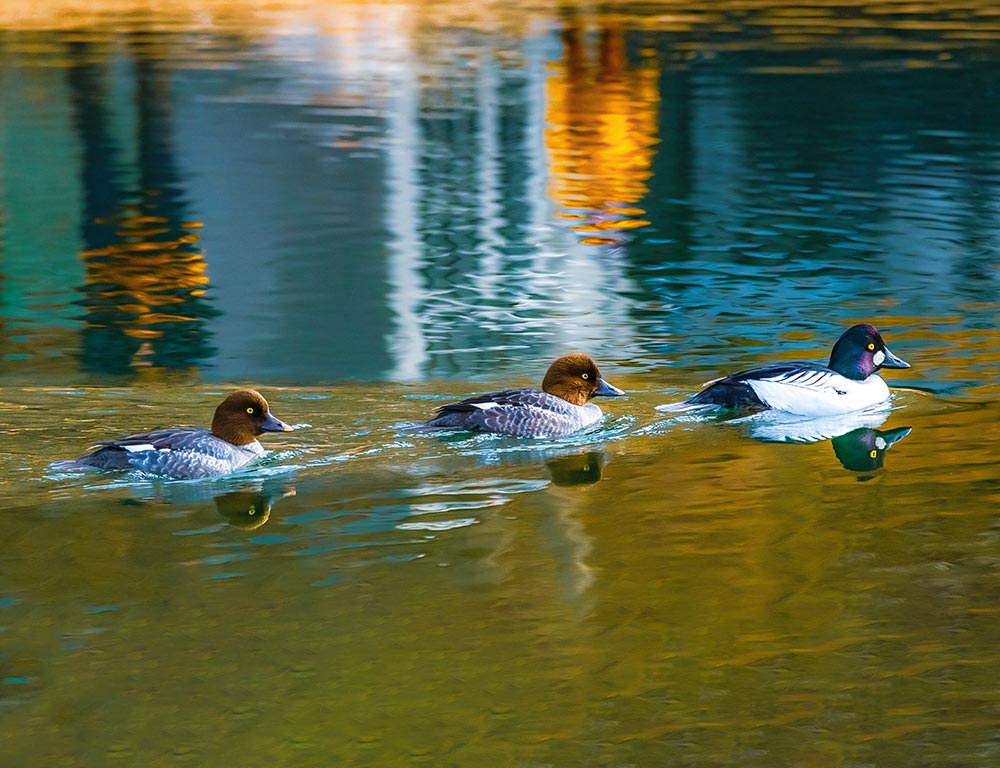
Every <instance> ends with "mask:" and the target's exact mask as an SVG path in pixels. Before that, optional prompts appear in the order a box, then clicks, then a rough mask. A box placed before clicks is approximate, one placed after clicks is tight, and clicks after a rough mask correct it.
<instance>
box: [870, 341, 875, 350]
mask: <svg viewBox="0 0 1000 768" xmlns="http://www.w3.org/2000/svg"><path fill="white" fill-rule="evenodd" d="M868 351H869V352H874V351H875V345H874V344H873V343H872V342H868Z"/></svg>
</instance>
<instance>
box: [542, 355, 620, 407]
mask: <svg viewBox="0 0 1000 768" xmlns="http://www.w3.org/2000/svg"><path fill="white" fill-rule="evenodd" d="M542 389H543V390H545V391H546V392H548V393H549V394H550V395H555V396H556V397H561V398H562V399H563V400H565V401H566V402H568V403H572V404H573V405H586V404H587V402H588V401H589V400H590V398H592V397H596V396H603V397H617V396H618V395H624V394H625V393H624V392H623V391H622V390H620V389H618V387H615V386H612V385H611V384H608V382H606V381H605V380H604V379H602V378H601V372H600V371H599V370H597V364H596V363H595V362H594V361H593V360H591V359H590V357H589V356H588V355H584V354H581V353H574V354H571V355H563V356H562V357H560V358H558V359H556V361H555V362H553V363H552V365H550V366H549V370H548V371H547V372H546V374H545V378H544V379H542Z"/></svg>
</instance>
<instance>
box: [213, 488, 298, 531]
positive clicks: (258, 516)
mask: <svg viewBox="0 0 1000 768" xmlns="http://www.w3.org/2000/svg"><path fill="white" fill-rule="evenodd" d="M294 495H295V489H294V488H291V487H286V488H274V487H270V488H267V487H262V488H258V489H245V490H239V491H229V492H227V493H223V494H220V495H218V496H216V497H215V508H216V510H217V511H218V513H219V514H220V515H222V516H223V517H224V518H225V519H226V521H227V522H228V523H229V524H230V525H231V526H233V527H234V528H243V529H245V530H248V531H252V530H254V529H256V528H260V527H261V526H262V525H263V524H264V523H266V522H267V521H268V518H270V516H271V508H272V507H273V506H274V505H275V504H277V503H278V502H279V501H281V500H282V499H284V498H287V497H288V496H294Z"/></svg>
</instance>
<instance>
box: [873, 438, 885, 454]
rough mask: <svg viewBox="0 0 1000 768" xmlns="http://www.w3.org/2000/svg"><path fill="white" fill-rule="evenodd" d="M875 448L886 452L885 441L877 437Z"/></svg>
mask: <svg viewBox="0 0 1000 768" xmlns="http://www.w3.org/2000/svg"><path fill="white" fill-rule="evenodd" d="M875 447H876V448H878V449H879V450H880V451H884V450H885V440H883V439H882V438H881V437H876V438H875Z"/></svg>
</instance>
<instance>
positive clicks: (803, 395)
mask: <svg viewBox="0 0 1000 768" xmlns="http://www.w3.org/2000/svg"><path fill="white" fill-rule="evenodd" d="M788 379H789V376H787V375H785V376H776V377H774V378H771V379H750V380H748V381H747V382H746V383H747V384H748V385H749V386H750V387H752V388H753V391H754V392H755V393H756V394H757V397H759V398H760V399H761V400H762V401H763V402H764V403H765V404H766V405H767V406H769V407H770V408H774V409H775V410H780V411H787V412H788V413H797V414H799V415H800V416H836V415H838V414H841V413H850V412H851V411H860V410H862V409H864V408H870V407H872V406H874V405H878V404H879V403H884V402H885V401H886V400H888V399H889V387H888V385H887V384H886V383H885V382H884V381H882V379H881V378H880V377H879V376H878V375H877V374H872V375H871V376H869V377H868V378H867V379H865V380H864V381H855V380H853V379H848V378H847V377H845V376H841V375H840V374H839V373H836V372H834V371H829V372H824V373H823V375H822V376H820V377H818V378H817V377H810V380H809V383H808V384H807V385H803V384H800V383H797V382H793V381H789V380H788Z"/></svg>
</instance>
